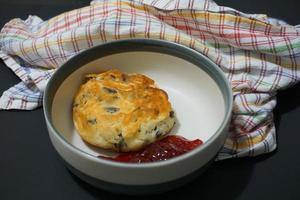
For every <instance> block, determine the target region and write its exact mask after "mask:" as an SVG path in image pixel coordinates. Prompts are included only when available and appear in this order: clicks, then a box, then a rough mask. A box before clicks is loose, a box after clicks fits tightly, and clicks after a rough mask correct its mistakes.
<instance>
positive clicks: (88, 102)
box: [73, 70, 175, 152]
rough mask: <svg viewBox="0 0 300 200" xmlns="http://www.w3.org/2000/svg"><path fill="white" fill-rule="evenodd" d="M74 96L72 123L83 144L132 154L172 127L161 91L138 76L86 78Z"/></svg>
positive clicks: (108, 74) (111, 72)
mask: <svg viewBox="0 0 300 200" xmlns="http://www.w3.org/2000/svg"><path fill="white" fill-rule="evenodd" d="M86 77H87V82H86V83H84V84H82V85H81V87H80V89H79V91H78V92H77V94H76V95H75V98H74V104H73V121H74V124H75V127H76V129H77V130H78V132H79V134H80V136H81V137H82V139H83V140H84V141H86V142H87V143H90V144H92V145H95V146H98V147H101V148H103V149H111V150H115V151H119V152H128V151H136V150H139V149H141V148H143V147H144V146H146V145H148V144H149V143H152V142H154V141H156V140H158V139H161V138H162V136H164V135H165V134H167V133H168V132H169V131H170V130H171V129H172V127H173V126H174V124H175V117H174V112H173V111H172V107H171V104H170V102H169V100H168V95H167V93H166V92H165V91H163V90H161V89H159V88H158V87H157V86H156V85H155V82H154V81H153V80H152V79H150V78H148V77H147V76H145V75H142V74H127V73H124V72H121V71H118V70H109V71H106V72H104V73H100V74H89V75H87V76H86Z"/></svg>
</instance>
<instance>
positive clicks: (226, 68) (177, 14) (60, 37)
mask: <svg viewBox="0 0 300 200" xmlns="http://www.w3.org/2000/svg"><path fill="white" fill-rule="evenodd" d="M299 36H300V33H299V27H297V26H291V25H288V24H285V23H284V22H282V21H279V20H274V19H270V18H268V17H267V16H265V15H250V14H244V13H242V12H239V11H237V10H234V9H231V8H228V7H222V6H218V5H217V4H216V3H214V2H213V1H210V0H133V1H130V0H122V1H121V0H102V1H92V2H91V5H90V6H87V7H84V8H80V9H76V10H72V11H69V12H66V13H63V14H61V15H58V16H56V17H53V18H52V19H49V20H47V21H43V20H41V19H40V18H39V17H37V16H29V17H28V19H26V20H25V21H23V20H21V19H13V20H11V21H9V22H8V23H7V24H5V26H4V27H3V29H2V30H1V33H0V57H1V58H2V59H3V61H4V62H5V64H6V65H7V66H8V67H9V68H11V69H12V70H13V71H14V73H15V74H16V75H17V76H18V77H20V79H21V82H20V83H19V84H17V85H15V86H13V87H11V88H10V89H8V90H7V91H5V92H4V93H3V95H2V97H1V98H0V109H24V110H31V109H34V108H37V107H38V106H41V104H42V96H43V91H44V88H45V85H46V84H47V81H48V80H49V78H50V77H51V75H52V74H53V73H54V72H55V69H56V68H58V67H59V66H61V65H62V64H63V63H64V62H66V61H67V60H68V59H70V58H71V57H72V56H74V55H76V54H77V53H79V52H81V51H83V50H85V49H88V48H90V47H92V46H94V45H97V44H101V43H104V42H108V41H113V40H120V39H126V38H153V39H162V40H168V41H172V42H176V43H180V44H182V45H185V46H188V47H190V48H192V49H195V50H196V51H198V52H201V53H202V54H204V55H205V56H207V57H208V58H209V59H211V60H212V61H213V62H215V63H216V64H217V65H218V66H219V67H220V68H221V69H222V70H223V72H224V74H225V75H226V77H227V78H228V80H229V81H230V82H231V85H232V90H233V93H234V107H233V111H232V112H233V117H232V121H231V126H230V133H229V136H228V138H227V139H226V143H225V145H224V148H223V149H222V150H221V151H220V153H219V155H218V157H217V159H218V160H220V159H227V158H233V157H244V156H256V155H259V154H263V153H267V152H271V151H273V150H274V149H275V148H276V136H275V127H274V123H273V114H272V110H273V108H274V107H275V105H276V97H275V95H276V92H277V91H278V90H279V89H284V88H286V87H289V86H292V85H293V84H295V83H296V82H297V81H299V77H300V67H299V63H300V60H299V53H300V48H299V47H300V37H299Z"/></svg>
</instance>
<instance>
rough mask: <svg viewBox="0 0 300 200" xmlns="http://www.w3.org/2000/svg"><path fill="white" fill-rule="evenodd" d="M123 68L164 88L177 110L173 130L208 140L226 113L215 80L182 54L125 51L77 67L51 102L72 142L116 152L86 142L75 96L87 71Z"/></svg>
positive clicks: (96, 152) (95, 151)
mask: <svg viewBox="0 0 300 200" xmlns="http://www.w3.org/2000/svg"><path fill="white" fill-rule="evenodd" d="M109 69H120V70H122V71H124V72H127V73H141V74H145V75H147V76H149V77H150V78H152V79H153V80H155V82H156V83H157V84H158V86H159V87H160V88H162V89H163V90H165V91H166V92H167V93H168V95H169V99H170V102H171V104H172V106H173V109H174V111H175V114H176V118H177V123H176V125H175V127H174V128H173V129H172V131H171V133H170V134H178V135H181V136H184V137H185V138H188V139H197V138H199V139H201V140H202V141H203V142H205V141H207V140H208V139H209V138H210V137H211V136H212V135H213V134H214V133H215V132H216V131H217V129H218V128H219V127H220V125H221V123H222V121H223V119H224V116H225V104H224V98H223V95H222V93H221V91H220V89H219V87H218V86H217V84H216V83H215V81H214V80H213V79H212V78H211V77H210V76H209V75H208V74H207V73H206V72H205V71H204V70H202V69H200V68H199V67H197V66H195V65H194V64H192V63H190V62H188V61H186V60H183V59H181V58H178V57H175V56H172V55H167V54H162V53H154V52H139V51H137V52H126V53H119V54H113V55H109V56H106V57H102V58H99V59H97V60H94V61H92V62H90V63H88V64H86V65H84V66H82V67H81V68H79V69H77V70H76V71H74V72H73V73H72V74H71V75H70V76H68V78H67V79H65V81H64V82H63V83H62V84H61V85H60V87H59V88H58V91H57V93H56V94H55V97H54V100H53V104H52V120H53V124H54V126H55V128H56V129H57V130H58V131H59V133H60V134H61V135H62V136H63V137H64V138H65V140H66V141H68V142H69V143H70V144H72V145H74V146H75V147H77V148H79V149H81V150H82V151H84V152H86V153H89V154H91V155H95V156H98V155H107V156H109V155H114V153H112V152H110V151H106V150H102V149H100V148H96V147H93V146H91V145H88V144H87V143H85V142H83V140H82V139H81V138H80V136H79V134H78V133H77V131H76V129H75V127H74V124H73V120H72V119H73V118H72V102H73V97H74V95H75V93H76V91H77V90H78V88H79V86H80V85H81V84H82V82H83V81H84V77H85V75H86V74H88V73H100V72H103V71H105V70H109Z"/></svg>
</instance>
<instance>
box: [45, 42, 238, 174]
mask: <svg viewBox="0 0 300 200" xmlns="http://www.w3.org/2000/svg"><path fill="white" fill-rule="evenodd" d="M120 44H130V45H150V47H151V46H156V47H162V48H166V49H169V50H170V51H171V49H172V48H174V49H176V50H177V51H178V52H181V53H188V54H189V56H192V57H193V58H194V59H195V58H198V59H200V60H201V62H203V63H201V64H202V65H210V67H211V69H212V70H214V71H215V72H216V73H217V76H218V78H219V79H221V81H223V83H224V84H225V85H220V84H219V83H218V82H217V80H215V77H212V76H211V75H210V74H208V75H209V76H210V77H211V78H213V79H214V81H215V82H216V84H217V86H218V87H219V89H220V90H221V92H222V95H223V98H224V101H225V116H224V118H223V121H222V124H221V125H220V126H219V128H218V129H217V131H216V132H215V133H214V134H213V135H212V136H211V137H210V138H209V139H208V140H207V141H206V142H204V143H203V144H202V145H200V146H199V147H197V148H195V149H194V150H192V151H190V152H187V153H185V154H183V155H180V156H177V157H174V158H171V159H168V160H164V161H158V162H149V163H123V162H115V161H110V160H106V159H101V158H99V157H97V156H94V155H92V154H89V153H87V152H85V151H83V150H81V149H80V148H77V147H76V146H74V145H72V144H70V143H69V142H68V141H66V140H65V139H64V138H63V136H62V135H61V134H60V133H59V131H58V130H57V129H56V128H55V126H54V125H53V123H52V119H51V112H52V103H53V99H52V101H51V100H50V99H49V95H48V94H49V93H50V92H51V91H50V89H51V87H54V86H52V85H53V84H54V83H55V80H56V78H57V76H58V75H59V74H60V73H62V72H63V71H64V70H65V68H67V67H66V66H68V65H70V64H71V63H74V62H75V61H76V60H78V59H80V57H84V56H86V55H87V54H88V53H89V52H92V51H96V50H98V49H101V48H102V49H105V48H110V47H111V46H114V45H120ZM140 51H146V52H149V49H145V50H144V49H143V48H141V50H140ZM124 52H126V51H120V52H119V53H124ZM129 52H130V51H129ZM150 52H151V51H150ZM158 52H160V51H158ZM113 54H118V53H113ZM113 54H108V55H113ZM166 54H169V55H173V56H176V55H174V54H171V53H168V52H167V53H166ZM108 55H105V56H108ZM105 56H101V57H105ZM177 57H179V56H178V55H177ZM99 58H100V57H99ZM185 60H186V59H185ZM92 61H93V60H90V61H89V62H92ZM187 61H188V60H187ZM85 64H87V63H85ZM197 67H199V66H198V65H197ZM79 68H80V67H74V68H73V69H72V71H71V73H73V72H74V71H76V70H77V69H79ZM199 68H200V69H202V70H204V71H206V72H207V70H211V69H203V67H199ZM71 73H69V74H68V76H69V75H70V74H71ZM210 73H211V72H210ZM68 76H66V77H65V78H67V77H68ZM64 80H65V79H64ZM64 80H63V81H62V82H61V84H62V83H63V82H64ZM221 87H223V88H225V90H226V91H224V90H222V89H221ZM58 88H59V87H58ZM58 88H56V91H55V93H54V95H53V98H54V96H55V94H56V92H57V90H58ZM224 95H227V97H226V96H224ZM225 98H226V99H225ZM232 106H233V95H232V90H231V86H230V83H229V82H228V80H227V79H226V77H225V75H224V73H223V72H222V70H221V69H220V68H219V67H218V66H217V65H216V64H215V63H214V62H212V61H211V60H210V59H209V58H208V57H206V56H205V55H203V54H201V53H200V52H198V51H196V50H194V49H191V48H189V47H187V46H184V45H181V44H178V43H175V42H171V41H165V40H159V39H122V40H116V41H110V42H106V43H102V44H99V45H95V46H93V47H91V48H89V49H86V50H83V51H82V52H80V53H78V54H77V55H75V56H73V57H72V58H70V59H69V60H68V61H66V62H65V63H64V64H62V65H61V66H60V67H59V68H57V69H56V71H55V72H54V74H53V75H52V76H51V78H50V79H49V81H48V83H47V85H46V88H45V92H44V96H43V111H44V117H45V121H46V124H47V127H48V129H50V131H51V132H52V133H55V135H56V136H58V137H57V138H58V139H59V140H60V142H61V143H62V144H63V145H64V146H65V147H67V148H68V149H69V150H71V151H72V152H74V153H76V154H79V155H81V156H83V157H85V158H86V159H89V160H91V161H93V162H97V163H99V164H104V165H109V166H112V167H120V168H153V167H161V166H165V165H172V164H174V163H176V162H182V161H184V160H185V159H187V158H189V157H192V156H194V155H195V154H198V153H199V152H201V151H203V150H204V149H206V148H207V147H208V146H209V145H211V144H212V143H213V141H215V140H216V139H217V138H218V137H219V136H220V135H221V134H222V132H223V131H224V130H225V129H226V126H227V124H228V123H229V121H230V119H231V112H232ZM50 131H48V132H49V134H50ZM223 134H226V133H223Z"/></svg>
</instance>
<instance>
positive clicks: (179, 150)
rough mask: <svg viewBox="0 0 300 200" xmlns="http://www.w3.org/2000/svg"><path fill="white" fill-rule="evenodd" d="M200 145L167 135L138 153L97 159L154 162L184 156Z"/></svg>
mask: <svg viewBox="0 0 300 200" xmlns="http://www.w3.org/2000/svg"><path fill="white" fill-rule="evenodd" d="M202 143H203V142H202V141H201V140H200V139H196V140H192V141H190V140H187V139H186V138H184V137H181V136H177V135H168V136H166V137H165V138H163V139H161V140H159V141H156V142H154V143H152V144H150V145H148V146H147V147H146V148H144V149H142V150H140V151H136V152H128V153H121V154H120V155H118V156H116V157H105V156H99V157H100V158H104V159H107V160H113V161H118V162H126V163H145V162H156V161H162V160H167V159H170V158H173V157H176V156H179V155H182V154H185V153H187V152H189V151H191V150H193V149H195V148H196V147H198V146H199V145H201V144H202Z"/></svg>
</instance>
